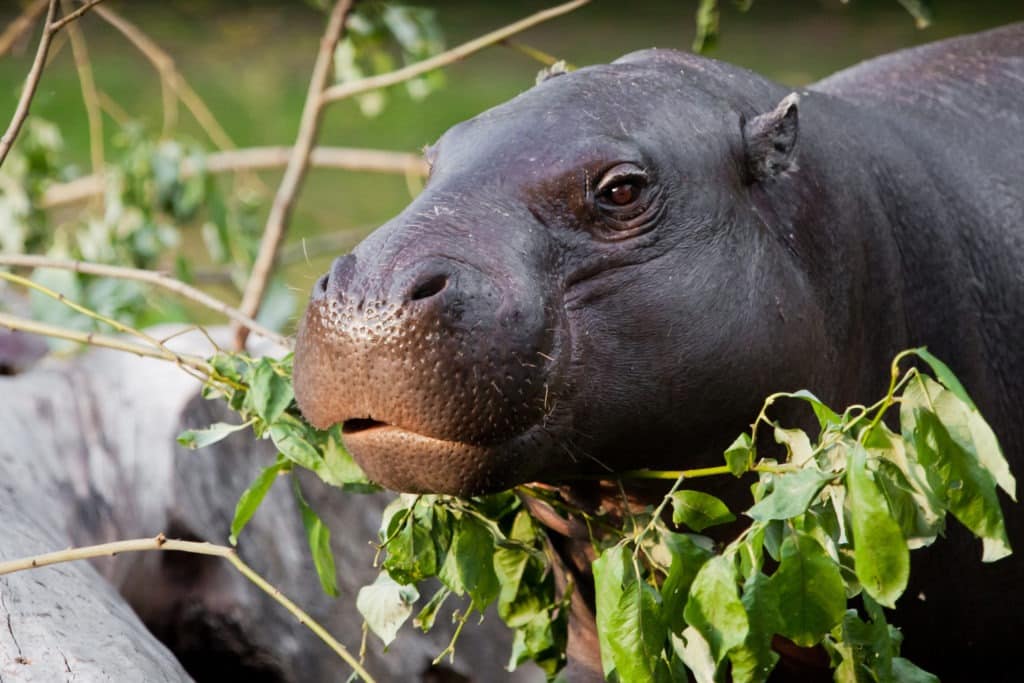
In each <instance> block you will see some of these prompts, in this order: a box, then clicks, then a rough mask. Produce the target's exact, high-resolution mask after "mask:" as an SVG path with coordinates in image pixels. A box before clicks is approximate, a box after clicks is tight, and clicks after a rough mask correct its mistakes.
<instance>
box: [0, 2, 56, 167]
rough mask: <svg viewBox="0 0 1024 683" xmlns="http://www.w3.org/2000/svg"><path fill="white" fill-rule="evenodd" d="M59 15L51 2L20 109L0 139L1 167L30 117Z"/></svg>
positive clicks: (18, 108)
mask: <svg viewBox="0 0 1024 683" xmlns="http://www.w3.org/2000/svg"><path fill="white" fill-rule="evenodd" d="M56 14H57V0H50V6H49V9H47V11H46V26H45V27H44V28H43V36H42V38H40V39H39V49H37V50H36V58H35V61H33V62H32V68H31V69H30V70H29V72H28V78H27V79H26V80H25V88H24V90H22V91H21V98H20V99H19V100H18V107H17V109H15V110H14V117H13V118H12V119H11V124H10V125H9V126H8V127H7V132H5V133H4V135H3V137H2V138H0V166H2V165H3V163H4V159H6V158H7V153H8V152H10V151H11V145H13V144H14V138H16V137H18V131H20V130H21V126H22V124H24V123H25V117H27V116H28V110H29V107H30V106H32V97H33V96H34V95H35V94H36V88H37V87H38V86H39V79H40V78H41V77H42V75H43V66H44V65H45V64H46V53H47V51H49V49H50V40H51V39H52V38H53V31H51V30H50V22H51V21H53V17H54V16H56Z"/></svg>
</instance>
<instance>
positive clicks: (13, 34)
mask: <svg viewBox="0 0 1024 683" xmlns="http://www.w3.org/2000/svg"><path fill="white" fill-rule="evenodd" d="M49 2H50V0H35V2H33V3H32V4H31V5H29V6H28V7H26V8H25V11H23V12H22V13H21V14H20V15H19V16H18V18H17V19H15V20H14V21H12V22H11V23H9V24H8V25H7V28H5V29H4V32H3V33H0V57H3V56H4V55H5V54H7V51H8V50H10V49H11V47H12V46H13V45H14V44H15V43H16V42H18V41H19V40H20V39H21V37H22V36H23V35H25V33H26V32H28V30H29V29H31V28H32V22H34V21H35V20H36V19H37V18H38V17H39V15H40V14H42V13H43V12H44V11H46V7H47V5H48V4H49Z"/></svg>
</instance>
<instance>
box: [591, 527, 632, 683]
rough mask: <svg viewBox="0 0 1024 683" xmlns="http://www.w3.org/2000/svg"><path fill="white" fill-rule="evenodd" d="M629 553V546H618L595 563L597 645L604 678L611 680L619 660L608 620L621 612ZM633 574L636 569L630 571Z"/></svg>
mask: <svg viewBox="0 0 1024 683" xmlns="http://www.w3.org/2000/svg"><path fill="white" fill-rule="evenodd" d="M630 559H631V558H630V555H629V551H628V550H627V549H626V547H625V545H622V544H619V545H614V546H612V547H611V548H607V549H606V550H605V551H604V552H602V553H601V554H600V555H598V557H597V559H596V560H594V562H593V565H592V569H593V572H594V602H595V610H596V614H597V641H598V644H599V645H600V648H601V666H602V669H603V671H604V677H605V678H608V677H609V676H610V675H611V673H612V672H613V671H614V670H615V657H614V656H613V654H612V644H611V639H610V638H609V637H608V632H609V631H608V625H607V622H608V619H609V618H610V617H611V615H612V614H613V613H614V612H615V611H616V610H617V609H618V608H619V598H620V597H621V596H622V582H623V579H624V577H625V576H626V568H627V566H629V565H630ZM630 571H632V567H630Z"/></svg>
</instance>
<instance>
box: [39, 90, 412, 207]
mask: <svg viewBox="0 0 1024 683" xmlns="http://www.w3.org/2000/svg"><path fill="white" fill-rule="evenodd" d="M100 100H101V102H103V105H104V108H106V109H108V110H109V109H110V105H111V104H112V103H111V102H109V101H108V100H107V98H106V95H105V94H104V93H103V92H100ZM293 149H294V148H292V147H287V146H277V147H246V148H243V149H236V150H227V151H223V152H214V153H212V154H210V155H208V156H206V157H204V158H203V161H202V165H201V167H198V168H197V166H196V164H195V163H194V162H193V161H192V160H190V159H184V160H183V161H182V165H181V175H182V177H183V178H191V177H192V176H194V175H195V174H196V173H198V172H200V170H205V171H206V172H209V173H231V172H236V171H267V170H273V169H276V168H281V167H282V166H287V165H288V160H289V159H290V158H291V155H292V153H293ZM309 163H310V165H311V166H313V167H315V168H325V169H335V170H340V171H361V172H365V171H369V172H372V173H397V174H402V175H415V176H420V177H424V176H426V175H427V163H426V162H425V161H424V160H423V157H421V156H420V155H419V154H413V153H410V152H391V151H388V150H382V149H359V148H354V147H315V148H313V151H312V152H311V153H310V156H309ZM103 190H104V178H103V176H100V175H96V174H93V175H88V176H82V177H81V178H76V179H75V180H72V181H70V182H67V183H59V184H55V185H50V186H49V187H47V188H46V190H45V191H44V192H43V195H42V197H41V198H40V207H41V208H44V209H50V208H54V207H57V206H62V205H64V204H73V203H75V202H79V201H84V200H87V199H89V198H90V197H92V196H94V195H97V194H102V192H103Z"/></svg>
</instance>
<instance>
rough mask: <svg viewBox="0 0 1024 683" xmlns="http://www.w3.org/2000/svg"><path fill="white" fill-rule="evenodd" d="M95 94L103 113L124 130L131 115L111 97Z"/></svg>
mask: <svg viewBox="0 0 1024 683" xmlns="http://www.w3.org/2000/svg"><path fill="white" fill-rule="evenodd" d="M96 94H97V97H99V100H100V108H101V109H102V110H103V111H105V112H107V114H108V115H109V116H110V118H112V119H114V122H115V123H116V124H117V125H118V126H120V127H121V128H124V127H125V126H127V125H128V124H129V123H130V122H131V120H132V117H131V115H130V114H129V113H128V112H127V111H125V109H124V107H122V106H121V105H120V104H118V103H117V101H115V100H114V98H113V97H111V96H110V95H108V94H107V93H105V92H103V91H102V90H98V91H97V92H96ZM99 191H100V192H102V191H103V188H102V184H101V186H100V190H99Z"/></svg>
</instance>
